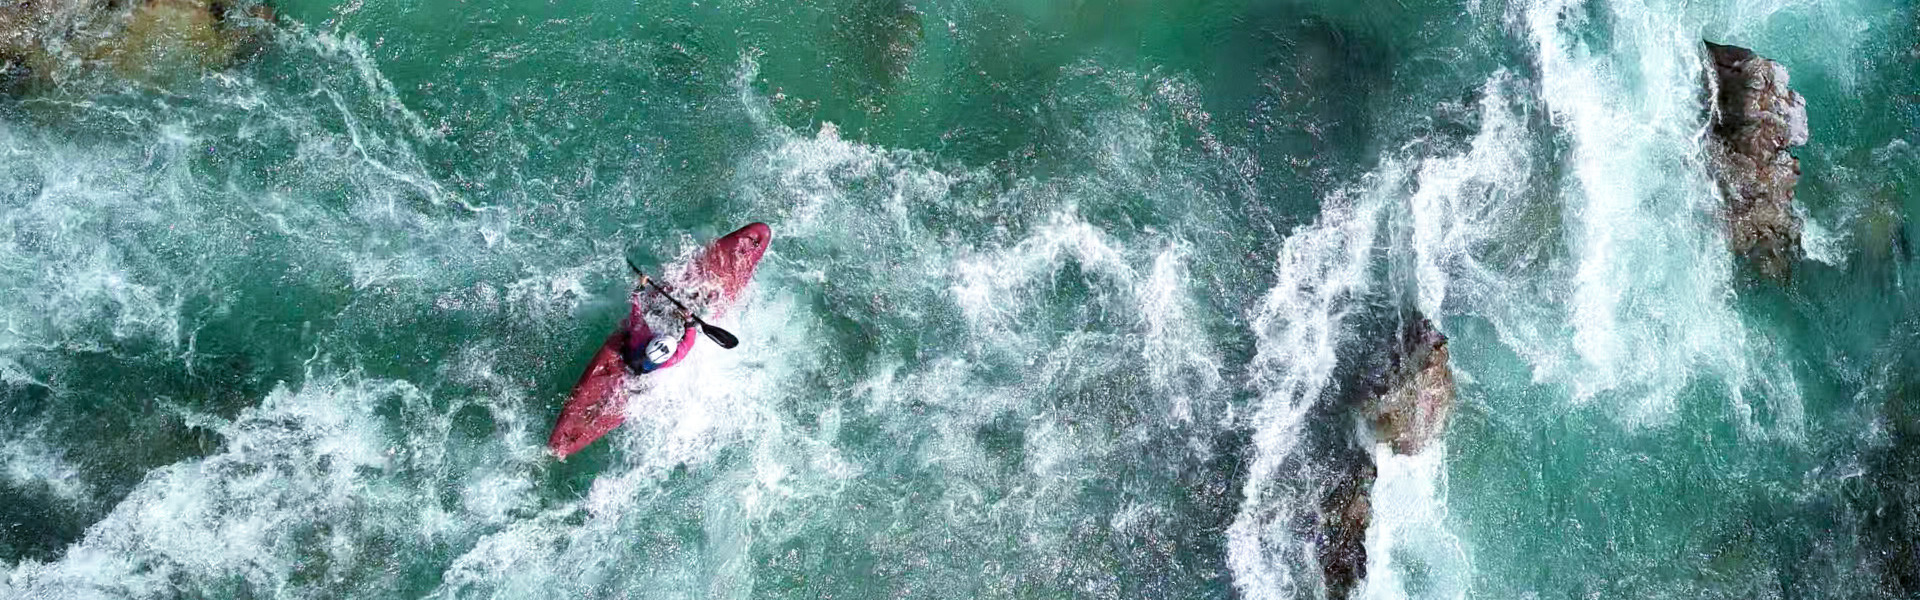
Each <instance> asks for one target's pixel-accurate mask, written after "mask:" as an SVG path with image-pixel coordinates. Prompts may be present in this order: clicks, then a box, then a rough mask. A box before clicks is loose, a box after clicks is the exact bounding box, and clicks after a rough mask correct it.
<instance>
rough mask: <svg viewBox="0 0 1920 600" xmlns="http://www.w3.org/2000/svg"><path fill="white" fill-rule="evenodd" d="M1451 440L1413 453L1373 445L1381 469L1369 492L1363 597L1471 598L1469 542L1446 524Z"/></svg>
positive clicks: (1373, 599) (1387, 599)
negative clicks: (1399, 452)
mask: <svg viewBox="0 0 1920 600" xmlns="http://www.w3.org/2000/svg"><path fill="white" fill-rule="evenodd" d="M1446 456H1447V444H1446V442H1445V441H1444V440H1438V441H1435V442H1434V443H1432V444H1430V445H1428V446H1427V447H1426V449H1424V450H1422V451H1421V452H1420V453H1419V454H1416V455H1413V456H1402V455H1398V454H1394V453H1393V450H1392V449H1391V448H1389V447H1388V446H1387V445H1386V444H1376V445H1375V446H1374V448H1373V463H1374V465H1375V467H1376V468H1378V469H1379V472H1378V475H1377V476H1376V477H1375V479H1374V482H1373V488H1372V491H1371V492H1370V493H1369V495H1370V500H1371V501H1372V512H1371V514H1370V520H1369V523H1368V525H1367V539H1366V548H1367V579H1366V581H1365V583H1364V584H1363V585H1362V586H1361V587H1360V590H1359V597H1360V598H1367V599H1370V600H1393V599H1401V598H1414V597H1418V598H1435V599H1437V598H1462V599H1463V598H1468V597H1471V596H1472V577H1473V569H1472V564H1471V561H1470V560H1469V559H1468V556H1467V549H1466V545H1465V544H1463V543H1462V542H1461V540H1460V538H1459V536H1456V535H1454V533H1453V532H1452V530H1451V529H1450V527H1449V525H1448V523H1447V464H1446Z"/></svg>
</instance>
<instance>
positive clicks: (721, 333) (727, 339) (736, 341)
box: [627, 258, 740, 350]
mask: <svg viewBox="0 0 1920 600" xmlns="http://www.w3.org/2000/svg"><path fill="white" fill-rule="evenodd" d="M627 268H629V269H633V274H635V275H639V276H640V278H641V279H643V280H645V281H646V282H647V284H648V285H652V286H653V289H654V291H656V292H660V296H661V297H663V298H666V299H667V301H668V302H672V303H673V305H674V306H678V307H680V310H682V311H685V312H686V313H687V317H688V318H691V319H693V322H694V323H698V324H699V325H700V333H704V334H707V337H709V338H712V339H713V343H715V344H719V345H720V347H721V348H726V349H729V350H731V349H733V347H734V346H738V345H740V338H737V337H733V333H732V332H729V331H727V330H725V329H721V328H719V327H715V326H713V324H712V323H708V322H706V321H704V320H701V319H700V315H696V314H693V309H690V308H687V305H685V304H681V303H680V301H679V300H675V299H674V298H673V295H672V294H668V293H667V289H666V288H663V287H660V284H658V283H654V282H653V278H652V277H647V273H646V272H645V271H641V270H640V265H636V264H633V259H631V258H629V259H627Z"/></svg>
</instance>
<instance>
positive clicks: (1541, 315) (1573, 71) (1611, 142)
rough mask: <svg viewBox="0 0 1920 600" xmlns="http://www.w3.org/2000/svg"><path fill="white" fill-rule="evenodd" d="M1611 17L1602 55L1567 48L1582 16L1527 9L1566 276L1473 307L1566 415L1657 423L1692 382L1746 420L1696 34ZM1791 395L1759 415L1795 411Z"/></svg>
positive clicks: (1512, 282)
mask: <svg viewBox="0 0 1920 600" xmlns="http://www.w3.org/2000/svg"><path fill="white" fill-rule="evenodd" d="M1607 9H1608V10H1610V11H1611V14H1610V15H1609V17H1608V18H1609V19H1610V21H1611V22H1612V23H1613V26H1612V30H1613V31H1614V32H1615V33H1614V35H1612V36H1611V37H1610V38H1609V41H1610V43H1611V45H1610V46H1608V47H1605V48H1593V47H1590V46H1589V44H1588V42H1586V41H1583V40H1581V39H1578V38H1576V37H1574V36H1573V35H1571V34H1569V33H1568V31H1569V30H1572V29H1577V28H1579V27H1581V25H1582V22H1581V21H1579V20H1578V19H1579V18H1580V17H1578V16H1577V15H1581V14H1583V11H1584V10H1586V8H1584V7H1582V6H1580V5H1578V3H1575V2H1569V1H1543V2H1537V3H1535V4H1533V5H1531V6H1530V7H1529V8H1528V9H1527V10H1526V13H1525V24H1526V26H1527V32H1528V35H1529V37H1530V39H1531V40H1532V41H1533V43H1534V44H1535V47H1536V52H1537V56H1538V58H1539V60H1540V78H1541V82H1540V85H1541V88H1540V90H1541V92H1540V93H1541V98H1542V100H1543V101H1544V104H1545V106H1546V108H1547V110H1548V114H1549V115H1550V116H1551V117H1552V118H1553V122H1554V123H1555V124H1556V125H1558V126H1559V127H1560V128H1561V130H1562V131H1564V132H1565V134H1566V135H1567V136H1568V138H1569V140H1570V141H1571V142H1572V151H1571V153H1570V154H1569V156H1568V161H1569V166H1570V167H1571V169H1570V172H1571V174H1572V177H1571V178H1570V179H1569V180H1568V181H1567V182H1566V183H1567V185H1565V186H1563V187H1562V188H1561V193H1560V197H1559V198H1557V200H1559V201H1560V202H1563V203H1564V205H1565V209H1564V216H1563V221H1562V223H1563V225H1564V226H1565V231H1566V233H1565V235H1566V241H1567V243H1568V246H1569V248H1570V249H1571V250H1572V263H1571V265H1570V267H1571V268H1570V269H1569V270H1562V269H1557V268H1556V269H1549V270H1547V271H1545V272H1542V273H1538V274H1513V275H1502V276H1499V277H1494V278H1489V279H1486V280H1483V281H1482V282H1480V283H1481V284H1482V285H1481V286H1480V288H1479V289H1478V290H1477V292H1476V294H1475V300H1476V303H1479V304H1482V306H1483V308H1482V311H1481V314H1483V316H1486V317H1488V318H1489V320H1491V321H1492V322H1493V323H1494V325H1495V326H1496V328H1497V330H1498V331H1499V333H1500V335H1501V338H1502V339H1503V341H1505V342H1507V343H1508V345H1509V346H1512V347H1513V348H1514V349H1515V350H1516V351H1518V352H1519V353H1520V354H1521V355H1522V356H1525V357H1527V358H1528V359H1529V360H1530V361H1531V362H1532V363H1533V365H1534V372H1535V377H1536V379H1538V380H1541V381H1546V382H1553V383H1558V384H1563V385H1566V386H1568V387H1569V388H1570V389H1571V390H1572V392H1573V397H1574V399H1575V401H1576V402H1591V401H1594V400H1595V399H1597V398H1606V399H1607V400H1606V401H1607V402H1610V403H1614V404H1616V405H1618V406H1619V408H1620V409H1621V410H1619V411H1618V412H1617V413H1616V414H1619V415H1620V416H1621V420H1622V423H1623V424H1628V425H1657V424H1661V423H1665V422H1667V421H1668V420H1670V419H1671V418H1672V416H1673V414H1674V411H1675V405H1676V398H1677V396H1678V394H1679V393H1680V392H1681V391H1682V390H1684V389H1686V388H1687V387H1688V386H1689V385H1692V384H1693V383H1695V382H1696V381H1698V380H1699V379H1700V378H1702V377H1703V376H1707V377H1714V378H1718V379H1720V380H1723V381H1726V382H1727V383H1728V386H1729V387H1730V388H1733V392H1732V394H1733V396H1734V398H1733V403H1734V404H1735V405H1736V407H1739V406H1744V404H1745V403H1746V402H1748V401H1749V400H1750V399H1748V398H1746V397H1745V395H1744V394H1745V393H1744V392H1743V390H1748V389H1750V388H1754V387H1755V386H1756V382H1755V381H1754V380H1753V379H1752V377H1753V375H1754V372H1752V369H1751V366H1750V362H1751V360H1750V358H1749V356H1750V349H1749V345H1750V344H1749V342H1748V338H1749V334H1748V333H1747V332H1746V329H1745V327H1744V326H1743V324H1742V323H1741V321H1740V319H1739V317H1738V315H1737V314H1736V313H1735V312H1734V311H1733V309H1732V307H1731V306H1730V305H1729V304H1728V302H1727V300H1728V298H1729V297H1730V296H1731V294H1732V288H1731V284H1730V281H1731V272H1732V266H1733V265H1732V257H1731V255H1730V253H1729V252H1728V251H1727V246H1726V240H1725V238H1724V236H1723V234H1722V233H1721V231H1720V228H1719V226H1718V223H1717V221H1716V220H1715V217H1714V215H1715V214H1716V211H1717V210H1718V208H1719V207H1718V203H1717V200H1716V197H1715V194H1714V192H1713V186H1712V183H1711V180H1710V179H1709V178H1708V175H1707V173H1706V161H1705V155H1704V146H1703V142H1702V140H1703V139H1704V137H1703V136H1704V135H1705V127H1706V125H1705V121H1704V119H1703V117H1702V115H1703V112H1702V111H1703V106H1702V105H1701V103H1700V97H1699V93H1698V85H1699V81H1700V78H1701V77H1702V71H1701V70H1702V69H1703V68H1704V67H1703V65H1702V63H1701V62H1700V60H1701V59H1700V54H1699V52H1700V51H1699V50H1698V49H1697V48H1696V46H1697V45H1698V43H1697V42H1698V35H1697V32H1696V31H1693V30H1690V29H1689V28H1687V27H1685V26H1683V25H1681V23H1679V22H1678V20H1677V19H1678V18H1677V17H1675V16H1673V15H1670V14H1667V13H1666V12H1664V11H1661V10H1656V9H1653V8H1650V7H1646V6H1642V5H1641V4H1640V3H1637V2H1627V3H1620V4H1610V5H1608V6H1607ZM1530 236H1537V233H1536V232H1535V231H1533V230H1532V229H1531V228H1515V229H1513V230H1509V231H1506V232H1501V233H1500V234H1499V237H1500V238H1502V239H1507V240H1525V239H1528V238H1529V237H1530ZM1521 243H1525V242H1521ZM1529 304H1530V305H1533V306H1531V307H1530V306H1526V305H1529ZM1541 306H1550V307H1558V308H1555V309H1548V310H1541V309H1540V308H1539V307H1541ZM1568 328H1570V329H1571V335H1567V334H1566V329H1568ZM1787 392H1788V393H1786V394H1784V395H1769V401H1770V402H1776V403H1781V404H1792V403H1797V402H1798V398H1797V392H1794V391H1792V390H1787ZM1782 410H1786V409H1785V408H1784V407H1782Z"/></svg>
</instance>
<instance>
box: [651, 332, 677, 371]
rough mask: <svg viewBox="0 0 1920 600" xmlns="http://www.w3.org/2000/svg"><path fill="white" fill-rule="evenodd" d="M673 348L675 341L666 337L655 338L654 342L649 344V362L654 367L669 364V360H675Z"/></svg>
mask: <svg viewBox="0 0 1920 600" xmlns="http://www.w3.org/2000/svg"><path fill="white" fill-rule="evenodd" d="M673 347H674V343H673V340H670V339H667V338H666V336H660V337H656V338H653V341H651V342H647V362H648V363H651V364H654V365H659V364H662V363H665V362H667V359H669V358H673Z"/></svg>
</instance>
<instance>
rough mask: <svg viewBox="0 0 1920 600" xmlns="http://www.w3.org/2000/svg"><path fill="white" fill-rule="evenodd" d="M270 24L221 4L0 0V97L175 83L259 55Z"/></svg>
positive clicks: (217, 0)
mask: <svg viewBox="0 0 1920 600" xmlns="http://www.w3.org/2000/svg"><path fill="white" fill-rule="evenodd" d="M272 18H273V14H272V11H270V10H269V9H267V8H266V6H265V5H262V4H257V3H249V4H244V5H243V4H239V3H234V2H229V1H227V0H134V1H131V2H126V1H120V2H97V1H90V0H0V91H4V92H11V93H20V92H22V91H26V90H28V89H31V88H34V87H45V86H58V85H61V84H64V83H67V82H70V81H74V80H80V79H86V78H90V77H94V76H98V75H111V76H113V77H116V78H119V79H123V80H128V81H134V82H138V83H144V84H150V85H163V84H166V83H169V82H173V81H178V80H180V79H182V78H188V77H192V76H196V75H198V74H200V73H204V72H206V71H208V70H214V69H221V68H225V67H227V66H230V65H232V64H233V63H234V62H235V61H236V60H238V59H239V58H241V57H243V56H245V55H246V54H248V53H250V52H252V51H253V50H255V49H257V48H258V46H259V45H260V44H261V41H262V39H263V38H264V36H265V35H266V31H267V24H268V22H270V21H271V20H272Z"/></svg>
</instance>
